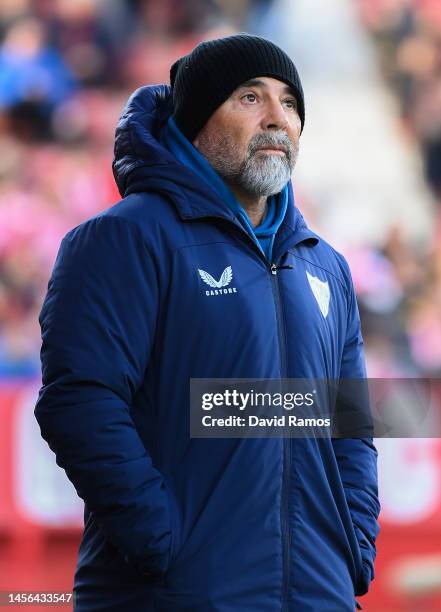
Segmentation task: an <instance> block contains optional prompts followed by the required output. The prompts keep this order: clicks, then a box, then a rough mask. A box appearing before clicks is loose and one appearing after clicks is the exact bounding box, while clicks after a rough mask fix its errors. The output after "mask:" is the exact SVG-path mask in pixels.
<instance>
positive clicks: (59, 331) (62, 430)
mask: <svg viewBox="0 0 441 612" xmlns="http://www.w3.org/2000/svg"><path fill="white" fill-rule="evenodd" d="M170 114H171V95H170V88H169V87H167V86H165V85H164V86H155V87H144V88H141V89H140V90H138V91H137V92H135V94H134V95H133V96H132V97H131V98H130V100H129V101H128V104H127V107H126V109H125V111H124V113H123V115H122V117H121V119H120V122H119V125H118V128H117V133H116V142H115V160H114V166H113V168H114V174H115V178H116V181H117V184H118V187H119V189H120V192H121V194H122V196H123V199H122V200H121V201H120V202H118V203H117V204H115V205H114V206H112V207H111V208H109V209H108V210H105V211H104V212H102V213H101V214H99V215H97V216H96V217H94V218H92V219H89V220H88V221H86V222H84V223H82V224H81V225H79V226H78V227H76V228H74V229H73V230H71V231H70V232H69V233H68V234H67V235H66V237H65V238H64V239H63V241H62V244H61V247H60V251H59V254H58V257H57V261H56V263H55V266H54V270H53V273H52V277H51V280H50V282H49V287H48V292H47V295H46V298H45V301H44V304H43V308H42V310H41V314H40V323H41V328H42V338H43V345H42V350H41V360H42V373H43V386H42V388H41V391H40V396H39V400H38V403H37V406H36V408H35V416H36V418H37V420H38V423H39V425H40V428H41V432H42V435H43V437H44V438H45V440H46V441H47V442H48V444H49V445H50V447H51V449H52V450H53V451H54V452H55V454H56V460H57V463H58V465H60V466H61V467H62V468H64V470H65V471H66V474H67V476H68V478H69V479H70V480H71V482H72V483H73V484H74V486H75V488H76V490H77V492H78V495H79V496H80V497H81V498H82V499H83V500H84V502H85V511H84V520H85V526H84V534H83V538H82V542H81V545H80V549H79V555H78V564H77V569H76V572H75V579H74V609H75V610H76V611H77V612H94V611H98V610H102V611H106V612H126V611H127V610H130V611H131V612H147V611H148V612H150V611H151V612H156V611H159V610H161V611H170V612H178V611H180V610H182V611H184V610H186V611H188V612H190V611H191V612H257V611H259V612H275V611H290V612H318V611H319V610H320V612H353V610H354V607H355V599H354V598H355V596H356V595H357V594H358V595H361V594H363V593H365V592H366V591H367V589H368V588H369V583H370V581H371V580H372V578H373V564H374V558H375V539H376V536H377V533H378V523H377V517H378V513H379V503H378V494H377V472H376V458H377V454H376V450H375V447H374V445H373V442H372V439H371V438H362V439H361V438H360V439H345V438H339V439H332V438H329V437H328V438H323V439H319V438H315V437H314V438H299V439H293V438H264V437H262V438H249V437H248V438H247V437H244V438H226V439H208V438H192V437H190V423H189V420H190V419H189V407H190V396H189V389H190V380H191V379H192V378H224V379H231V378H235V379H238V378H251V379H260V378H272V379H280V378H306V379H310V378H319V379H326V378H330V379H336V378H363V377H364V376H365V365H364V356H363V340H362V336H361V332H360V321H359V316H358V310H357V303H356V299H355V294H354V289H353V285H352V280H351V276H350V272H349V268H348V265H347V263H346V261H345V260H344V258H343V257H342V255H340V254H339V253H337V252H336V251H335V250H334V249H333V248H332V247H331V246H330V245H329V244H327V243H326V242H325V241H324V240H323V239H321V238H319V237H318V236H317V235H316V234H315V233H314V232H312V231H310V230H309V229H308V228H307V226H306V224H305V222H304V220H303V218H302V215H301V214H300V212H299V210H298V209H297V207H296V206H295V205H294V201H293V197H292V189H291V186H290V185H288V205H287V209H286V213H285V216H284V218H283V222H282V223H281V225H280V227H279V229H278V231H277V233H276V235H275V239H274V244H273V249H272V251H273V252H272V262H270V261H268V259H267V258H266V257H265V256H264V254H263V253H262V250H261V249H260V248H259V246H258V245H257V244H256V241H255V239H254V238H253V237H252V236H250V234H249V233H248V232H247V231H245V229H244V227H243V226H242V224H241V223H240V221H239V220H238V219H237V217H236V215H235V213H234V212H233V211H232V210H231V209H230V208H229V207H228V206H227V205H226V203H225V202H224V200H223V199H222V198H220V197H219V195H218V194H217V193H216V191H215V190H214V189H212V188H211V186H210V185H209V184H208V183H207V182H206V181H205V180H204V179H202V178H201V176H200V175H199V173H195V172H194V170H192V169H191V168H190V167H188V166H187V165H183V164H182V163H180V162H179V160H177V159H176V158H175V156H174V155H173V153H172V152H170V151H169V150H167V149H166V148H165V147H164V146H163V145H161V143H160V140H159V139H160V133H161V130H162V129H163V127H164V125H165V124H166V122H167V120H168V117H169V116H170ZM201 272H204V274H201ZM210 278H211V279H213V281H215V285H216V286H215V287H214V286H213V283H212V281H209V282H207V279H210ZM217 279H220V280H219V281H217ZM314 279H315V280H314ZM317 283H321V284H320V287H321V288H322V291H321V299H318V297H317V294H316V293H315V292H314V287H317Z"/></svg>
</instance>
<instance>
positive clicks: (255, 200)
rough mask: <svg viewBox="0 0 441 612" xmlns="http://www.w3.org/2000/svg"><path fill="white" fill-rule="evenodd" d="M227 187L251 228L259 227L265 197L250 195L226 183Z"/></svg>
mask: <svg viewBox="0 0 441 612" xmlns="http://www.w3.org/2000/svg"><path fill="white" fill-rule="evenodd" d="M226 182H227V181H226ZM228 187H229V188H230V189H231V191H232V192H233V194H234V195H235V196H236V199H237V200H238V201H239V203H240V205H241V206H242V208H243V209H244V210H245V212H246V213H247V215H248V217H249V218H250V221H251V223H252V224H253V227H257V226H258V225H260V224H261V223H262V221H263V219H264V217H265V214H266V209H267V200H268V198H267V197H266V196H256V195H254V194H250V193H249V192H247V191H244V190H242V189H241V188H240V187H238V186H237V185H232V184H230V183H228Z"/></svg>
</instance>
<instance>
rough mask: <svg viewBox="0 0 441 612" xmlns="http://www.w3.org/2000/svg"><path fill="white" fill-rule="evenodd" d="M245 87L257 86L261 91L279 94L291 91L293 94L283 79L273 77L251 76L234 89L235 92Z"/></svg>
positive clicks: (292, 92) (292, 91)
mask: <svg viewBox="0 0 441 612" xmlns="http://www.w3.org/2000/svg"><path fill="white" fill-rule="evenodd" d="M247 87H257V88H259V89H262V90H263V91H270V92H274V93H279V94H282V93H291V94H293V95H295V92H294V90H293V89H292V88H291V87H290V86H289V85H287V84H286V83H284V82H283V81H279V79H274V78H273V77H261V76H258V77H253V78H252V79H249V80H248V81H245V82H244V83H241V84H240V85H239V87H237V88H236V90H235V91H236V92H237V91H240V90H241V89H246V88H247ZM233 93H234V92H233Z"/></svg>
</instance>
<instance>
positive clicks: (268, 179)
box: [200, 131, 298, 197]
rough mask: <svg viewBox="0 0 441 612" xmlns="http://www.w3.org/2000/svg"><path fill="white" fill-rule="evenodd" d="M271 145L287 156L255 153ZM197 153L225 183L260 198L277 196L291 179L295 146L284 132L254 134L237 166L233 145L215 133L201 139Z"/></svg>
mask: <svg viewBox="0 0 441 612" xmlns="http://www.w3.org/2000/svg"><path fill="white" fill-rule="evenodd" d="M271 145H275V146H277V145H279V146H284V147H285V148H286V154H285V155H282V156H281V155H277V154H274V155H269V154H268V153H263V152H259V150H258V149H260V148H261V147H264V146H271ZM200 152H201V153H202V154H203V155H204V156H205V157H206V159H207V160H208V161H209V162H210V164H211V165H212V166H213V168H214V169H215V170H216V172H217V173H218V174H219V175H220V176H221V177H222V178H223V179H224V180H225V181H226V182H227V183H230V184H233V185H237V186H238V187H240V188H241V189H243V190H244V191H246V192H247V193H249V194H251V195H255V196H258V197H261V196H271V195H274V194H276V193H279V192H280V191H281V190H282V189H283V187H284V186H285V185H286V183H287V182H288V181H289V180H290V178H291V174H292V171H293V169H294V166H295V163H296V160H297V155H298V146H294V145H293V143H292V142H291V140H290V139H289V137H288V135H287V134H286V132H284V131H278V132H265V133H261V134H256V136H254V137H253V138H252V139H251V141H250V144H249V146H248V151H247V155H246V158H245V160H244V161H243V162H242V163H238V162H237V160H238V159H239V156H240V152H239V150H238V147H237V146H236V144H235V143H233V142H232V141H231V140H230V139H228V138H227V137H225V136H223V135H217V134H216V135H215V136H212V137H210V138H209V139H205V138H202V139H201V141H200Z"/></svg>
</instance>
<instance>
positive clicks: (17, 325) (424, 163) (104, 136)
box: [0, 0, 441, 612]
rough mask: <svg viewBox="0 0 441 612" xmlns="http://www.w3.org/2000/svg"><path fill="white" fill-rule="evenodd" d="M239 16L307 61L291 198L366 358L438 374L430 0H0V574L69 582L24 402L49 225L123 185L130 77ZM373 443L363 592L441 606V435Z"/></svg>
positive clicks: (155, 68) (439, 245) (54, 501)
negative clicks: (336, 283)
mask: <svg viewBox="0 0 441 612" xmlns="http://www.w3.org/2000/svg"><path fill="white" fill-rule="evenodd" d="M244 30H245V31H248V32H252V33H257V34H262V35H265V36H267V37H270V38H271V39H272V40H274V41H275V42H277V43H279V44H280V45H281V46H282V47H283V48H284V49H286V50H287V51H288V52H289V53H290V54H291V55H292V57H293V58H294V59H295V62H296V64H297V66H298V68H299V71H300V74H301V76H302V80H303V83H304V88H305V93H306V109H307V110H306V126H305V131H304V134H303V135H302V142H301V155H300V158H299V162H298V166H297V168H296V171H295V175H294V183H295V190H296V194H297V203H298V205H299V207H300V208H301V210H302V212H303V213H304V215H305V217H306V219H307V221H308V223H309V224H310V226H311V227H312V228H313V229H315V230H316V231H318V232H319V233H321V234H322V235H323V236H324V237H325V238H326V239H327V240H328V241H330V242H331V243H332V244H334V245H335V246H336V247H337V248H339V249H340V250H341V251H342V252H343V253H344V254H345V255H346V257H347V258H348V260H349V262H350V265H351V268H352V272H353V276H354V281H355V284H356V289H357V294H358V299H359V305H360V310H361V315H362V325H363V333H364V338H365V344H366V354H367V363H368V372H369V375H370V376H371V377H385V378H387V377H434V378H438V377H439V376H440V374H441V241H440V235H441V217H440V205H441V2H440V1H439V0H161V1H155V0H0V591H9V590H39V591H43V590H48V591H65V590H67V591H70V590H71V580H72V573H73V568H74V564H75V557H76V551H77V546H78V540H79V535H80V527H81V520H82V505H81V503H80V501H79V500H78V499H77V498H76V495H75V492H74V490H73V488H72V486H71V485H70V484H69V483H68V482H67V479H66V477H65V475H64V473H63V472H62V471H61V470H60V469H59V468H58V467H57V466H56V465H55V462H54V457H53V455H52V454H51V452H50V451H49V450H48V449H47V448H46V446H45V444H44V443H43V442H42V441H41V439H40V437H39V432H38V427H37V424H36V422H35V421H34V419H33V413H32V411H33V406H34V403H35V397H36V393H37V389H38V387H39V355H38V354H39V346H40V336H39V327H38V324H37V316H38V312H39V309H40V306H41V302H42V299H43V296H44V293H45V290H46V286H47V281H48V277H49V274H50V270H51V267H52V265H53V262H54V258H55V255H56V252H57V249H58V245H59V242H60V240H61V238H62V236H63V235H64V234H65V233H66V231H68V230H69V229H70V228H71V227H73V226H75V225H76V224H78V223H80V222H81V221H82V220H84V219H85V218H87V217H89V216H91V215H93V214H95V213H96V212H97V211H100V210H102V209H104V208H107V207H108V206H109V205H110V204H112V203H114V202H116V201H117V200H118V199H119V196H118V193H117V191H116V187H115V185H114V182H113V178H112V173H111V161H112V147H113V133H114V128H115V124H116V121H117V118H118V115H119V113H120V112H121V110H122V108H123V106H124V103H125V100H126V98H127V97H128V95H129V94H130V93H131V91H132V90H134V89H135V88H136V87H138V86H140V85H143V84H147V83H156V82H164V81H165V82H167V81H168V69H169V66H170V64H171V63H172V61H174V60H175V59H176V58H177V57H178V56H180V55H182V54H184V53H186V52H187V51H188V50H190V49H191V48H192V47H193V46H194V45H195V44H196V43H197V42H198V41H200V40H202V39H204V38H211V37H215V36H218V35H223V34H227V33H230V32H235V31H244ZM378 447H379V451H380V486H381V498H382V504H383V513H382V518H381V522H382V531H381V535H380V537H379V540H378V551H379V552H378V561H377V566H376V575H377V577H376V580H375V581H374V583H373V585H372V589H371V592H370V594H369V595H368V596H366V597H364V598H362V600H361V601H362V604H363V606H364V608H365V610H368V611H369V612H398V611H406V612H416V611H418V612H432V611H435V610H441V469H440V468H441V443H440V441H439V440H438V439H436V438H433V439H396V440H392V439H388V440H379V443H378ZM16 609H20V608H18V607H17V608H16ZM64 609H66V608H64Z"/></svg>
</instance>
